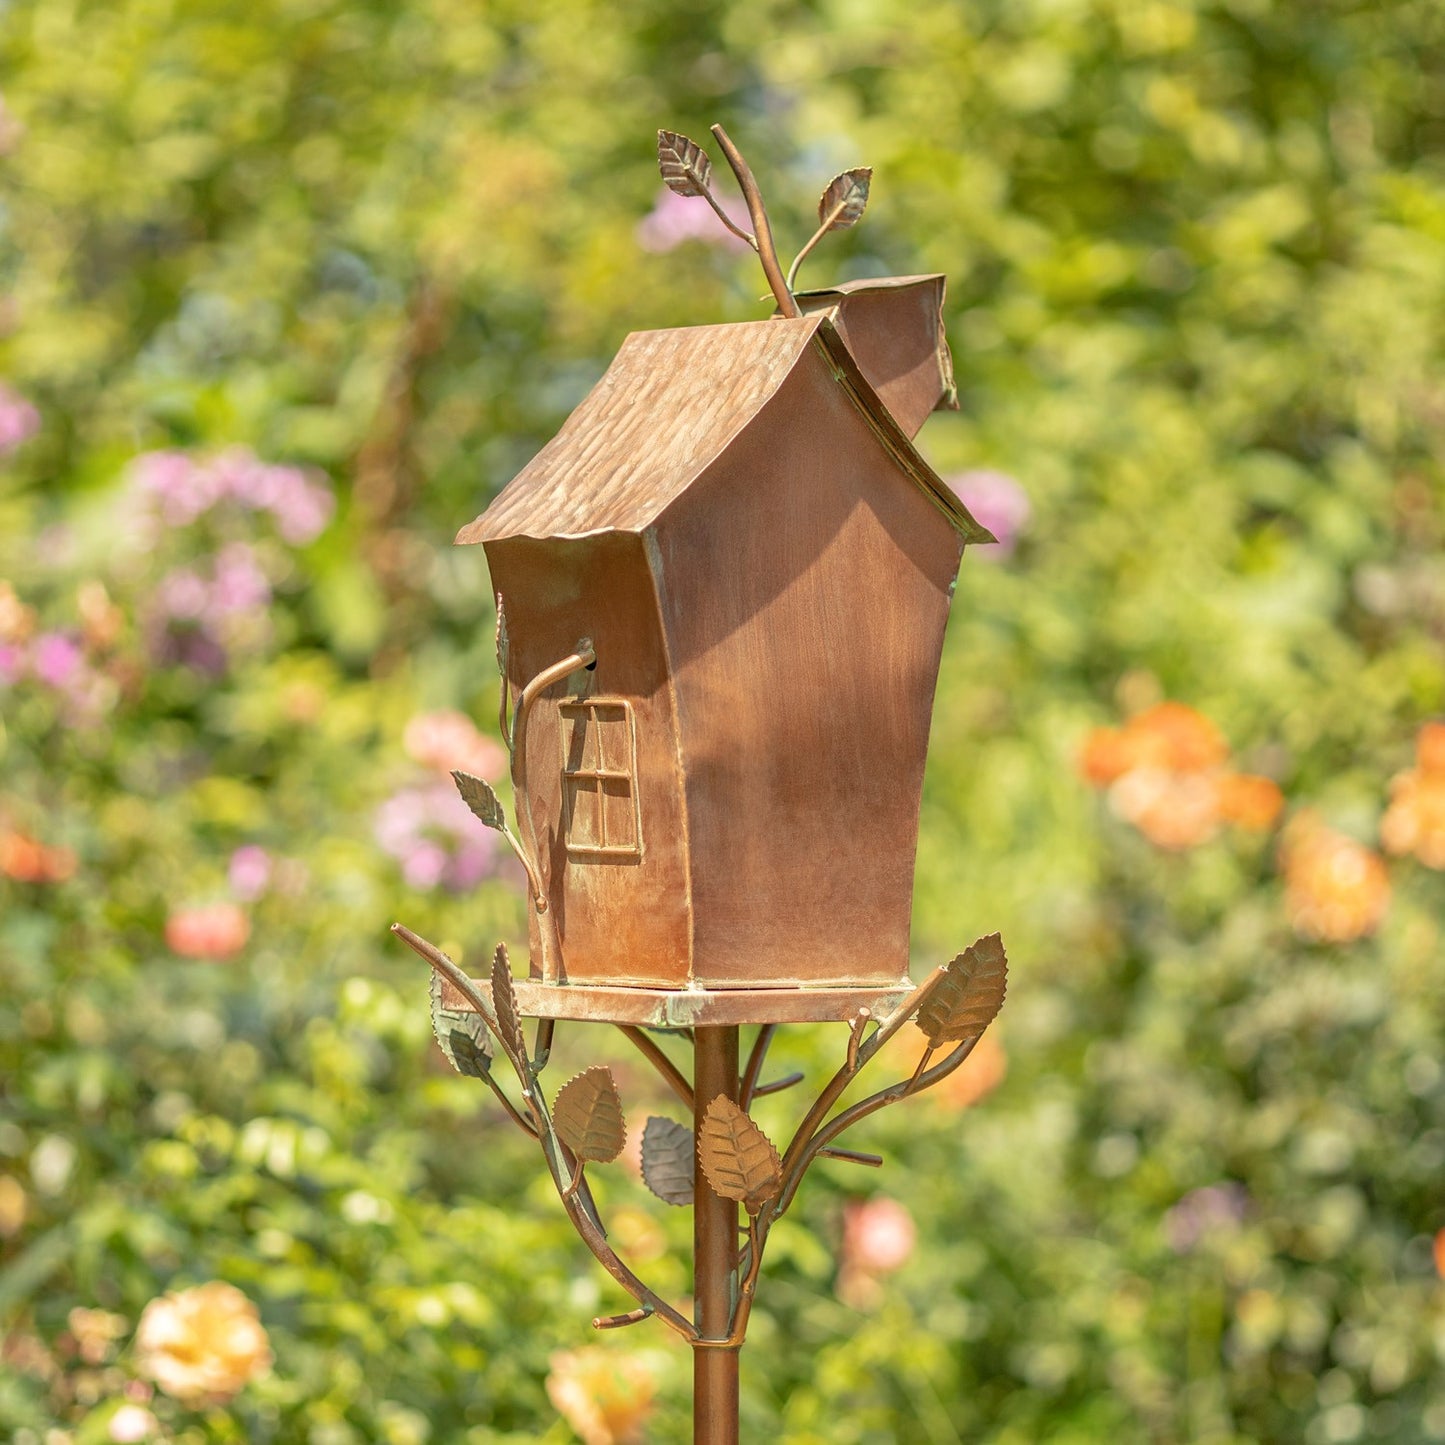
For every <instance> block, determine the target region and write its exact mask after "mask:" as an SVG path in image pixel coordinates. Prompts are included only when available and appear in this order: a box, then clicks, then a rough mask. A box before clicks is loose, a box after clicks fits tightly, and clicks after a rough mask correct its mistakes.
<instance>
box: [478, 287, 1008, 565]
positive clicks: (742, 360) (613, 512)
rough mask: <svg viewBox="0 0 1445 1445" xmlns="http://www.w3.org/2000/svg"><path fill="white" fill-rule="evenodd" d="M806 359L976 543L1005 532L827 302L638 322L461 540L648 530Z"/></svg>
mask: <svg viewBox="0 0 1445 1445" xmlns="http://www.w3.org/2000/svg"><path fill="white" fill-rule="evenodd" d="M803 364H814V365H827V366H828V367H829V368H830V369H831V371H832V372H833V375H834V377H835V379H836V380H837V382H838V384H839V385H841V386H843V387H844V388H845V389H846V390H847V392H848V393H849V396H850V398H851V399H852V400H853V402H854V404H855V405H857V406H858V408H859V410H860V411H861V412H862V413H863V415H864V416H865V418H866V419H867V421H868V423H869V425H870V426H871V427H872V429H873V432H874V434H875V435H876V436H877V437H878V439H879V441H880V442H881V443H882V445H883V447H884V449H885V450H886V451H887V452H888V453H889V455H890V457H891V458H892V460H893V461H894V462H895V464H896V465H897V466H898V469H899V471H900V473H901V474H902V476H903V477H906V478H908V479H909V480H911V481H912V483H913V484H914V485H917V486H919V487H921V488H922V489H923V491H924V492H925V493H926V494H927V495H928V496H929V498H930V499H931V500H932V501H933V502H934V504H935V505H936V506H937V507H938V508H939V510H940V511H941V512H942V513H943V514H944V516H945V517H946V518H947V519H948V521H949V523H950V524H951V525H952V526H953V527H955V528H956V529H957V530H958V532H959V533H960V534H961V535H962V536H963V538H964V540H965V541H968V542H991V541H993V540H994V538H993V535H992V534H991V533H990V532H988V531H987V530H986V529H985V528H984V527H981V526H980V525H979V524H978V523H977V522H976V521H975V520H974V519H973V517H971V516H970V515H969V513H968V509H967V508H966V507H964V505H963V503H962V502H960V501H959V499H958V498H957V496H955V495H954V493H953V491H952V490H951V489H950V488H949V487H948V486H947V484H946V483H945V482H944V481H943V480H942V479H941V478H940V477H939V476H938V475H937V473H936V472H934V470H933V469H932V468H931V467H930V466H929V465H928V463H927V462H926V461H924V459H923V458H922V456H920V455H919V453H918V451H917V449H916V448H915V447H914V445H913V443H912V442H911V441H910V440H909V438H908V437H907V436H906V435H905V434H904V432H903V431H902V429H901V428H900V427H899V426H898V424H897V422H895V421H894V420H893V418H892V417H891V416H890V415H889V412H888V409H887V407H885V406H884V404H883V403H882V401H880V400H879V398H878V395H877V393H876V392H875V391H874V390H873V388H872V387H871V386H870V385H869V384H868V382H867V380H866V379H865V378H864V376H863V374H862V372H861V371H860V370H859V368H858V365H857V363H856V362H855V361H854V360H853V357H852V356H851V354H850V353H849V351H848V348H847V346H846V345H845V344H844V342H843V340H842V338H841V337H840V336H839V334H838V332H837V330H836V328H835V327H834V326H833V323H832V320H831V319H830V316H829V313H828V312H827V311H821V312H816V313H813V314H811V315H807V316H801V317H797V318H792V319H774V320H769V321H745V322H739V323H735V324H731V325H721V326H687V327H677V328H674V329H671V330H667V331H638V332H634V333H633V334H632V335H630V336H629V337H628V338H627V340H626V341H624V342H623V344H622V348H621V350H620V351H618V353H617V356H616V358H615V359H614V360H613V362H612V365H611V366H609V367H608V368H607V371H606V374H605V375H604V376H603V377H602V379H601V380H600V381H599V382H598V383H597V385H596V386H594V387H593V388H592V390H591V391H590V392H588V394H587V395H586V396H585V397H584V398H583V400H582V402H581V403H580V404H579V405H578V407H577V409H576V410H575V411H574V412H573V413H572V414H571V416H569V417H568V418H567V420H566V421H565V422H564V423H563V424H562V429H561V430H560V431H559V432H558V433H557V435H556V436H555V437H553V438H552V440H551V441H550V442H548V443H547V445H546V446H544V447H543V448H542V450H541V451H540V452H538V453H537V455H536V456H535V457H534V458H533V459H532V460H531V462H529V463H528V464H527V466H526V467H524V468H523V469H522V471H520V472H519V473H518V474H517V475H516V476H515V477H513V478H512V480H511V481H510V482H508V483H507V485H506V486H505V487H504V488H503V489H502V491H501V492H500V493H499V494H498V496H497V497H496V499H495V500H494V501H493V502H492V504H491V506H489V507H488V508H487V510H486V511H485V512H483V513H482V514H481V516H479V517H478V518H477V519H476V520H475V521H474V522H471V523H469V524H468V525H467V526H465V527H463V528H462V530H461V531H460V532H459V533H458V534H457V541H458V542H489V541H496V540H499V539H501V538H503V537H517V536H525V537H538V538H543V537H580V536H587V535H590V534H592V533H597V532H640V531H642V530H643V529H644V528H646V527H647V526H648V525H649V524H650V523H651V522H652V521H654V520H655V519H656V517H657V516H658V514H659V513H660V512H661V511H662V510H663V509H664V508H665V507H666V506H667V505H668V504H669V503H670V502H671V501H673V500H674V499H675V498H676V497H678V496H680V495H681V494H682V493H683V492H684V491H686V490H687V488H688V487H689V486H690V485H691V484H692V483H693V482H694V481H695V480H696V479H697V477H698V476H699V475H700V474H701V473H702V472H703V470H704V469H705V468H706V467H707V466H708V465H709V463H711V462H712V461H714V460H715V459H716V458H717V457H719V456H720V455H721V454H722V452H723V451H724V450H725V449H726V447H727V445H728V443H729V442H730V441H731V440H732V439H733V438H734V437H735V436H737V435H738V433H740V432H741V431H742V430H743V429H744V428H745V427H746V426H748V425H749V423H751V422H752V421H753V419H754V418H755V417H756V416H757V415H758V413H759V412H760V411H761V410H762V408H763V407H764V406H765V405H766V403H767V402H768V400H769V399H770V398H771V397H772V396H773V394H774V393H775V392H776V391H777V390H778V388H779V387H780V386H781V385H782V384H783V381H784V380H785V379H786V378H787V376H788V375H789V374H790V373H791V372H792V371H793V370H794V368H795V367H797V366H799V365H803ZM900 480H902V478H900Z"/></svg>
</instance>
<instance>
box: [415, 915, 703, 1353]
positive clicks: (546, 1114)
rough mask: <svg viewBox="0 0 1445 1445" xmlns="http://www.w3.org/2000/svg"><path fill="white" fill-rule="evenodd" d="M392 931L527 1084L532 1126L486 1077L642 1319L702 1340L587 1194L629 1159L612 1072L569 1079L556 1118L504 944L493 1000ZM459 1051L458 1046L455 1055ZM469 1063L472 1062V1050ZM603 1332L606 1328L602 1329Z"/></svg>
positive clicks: (427, 948) (432, 949) (439, 955)
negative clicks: (608, 1167) (613, 1241)
mask: <svg viewBox="0 0 1445 1445" xmlns="http://www.w3.org/2000/svg"><path fill="white" fill-rule="evenodd" d="M392 932H394V933H395V934H396V935H397V936H398V937H399V938H401V939H402V940H403V942H405V943H407V944H409V945H410V946H411V947H412V948H413V949H415V950H416V952H417V953H419V954H420V955H421V956H422V957H423V958H424V959H426V961H427V962H428V963H429V964H430V965H431V966H432V968H433V969H434V970H435V971H436V972H437V973H438V974H440V975H441V976H442V977H443V978H445V979H446V980H447V981H448V982H449V983H451V984H452V985H453V986H454V987H455V988H456V989H457V990H458V991H459V992H460V993H461V994H462V996H463V998H465V999H466V1000H467V1002H468V1003H469V1004H471V1005H472V1007H473V1008H474V1009H476V1011H477V1013H478V1014H479V1015H480V1016H481V1018H482V1019H483V1021H484V1022H485V1023H486V1026H487V1028H488V1029H489V1030H490V1031H491V1033H492V1036H493V1038H494V1039H495V1040H496V1042H497V1044H498V1045H500V1047H501V1049H502V1052H503V1053H504V1054H506V1056H507V1058H508V1060H509V1062H510V1063H511V1065H512V1067H513V1069H515V1070H516V1073H517V1079H518V1081H519V1082H520V1083H521V1086H522V1097H523V1099H524V1100H525V1102H526V1105H527V1109H528V1112H529V1113H530V1114H531V1116H532V1117H531V1123H530V1125H529V1124H528V1123H527V1121H525V1120H523V1119H522V1118H521V1117H520V1116H519V1115H518V1113H517V1110H516V1109H515V1108H514V1107H512V1106H511V1104H510V1101H509V1100H507V1098H506V1095H505V1094H503V1093H502V1091H501V1089H500V1087H498V1086H497V1085H496V1084H495V1082H494V1081H493V1080H492V1079H491V1075H490V1073H489V1072H484V1073H483V1074H482V1075H481V1077H483V1078H485V1079H486V1080H487V1081H488V1082H489V1083H491V1084H492V1086H493V1092H494V1093H496V1094H497V1096H498V1097H499V1098H501V1099H502V1100H503V1101H504V1102H505V1103H506V1104H507V1105H508V1113H509V1114H510V1115H511V1116H512V1118H513V1119H514V1120H515V1121H516V1122H517V1123H518V1124H520V1125H521V1126H522V1128H523V1129H525V1130H526V1131H527V1132H528V1133H529V1134H532V1136H533V1137H534V1138H536V1139H537V1140H538V1142H539V1143H540V1144H541V1146H542V1156H543V1158H544V1159H545V1161H546V1164H547V1170H548V1173H549V1174H551V1176H552V1182H553V1184H554V1185H555V1186H556V1189H557V1194H558V1196H559V1197H560V1199H561V1201H562V1207H563V1208H564V1209H565V1210H566V1211H567V1217H568V1218H569V1219H570V1220H571V1221H572V1226H573V1228H574V1229H576V1231H577V1233H578V1234H579V1235H580V1236H581V1238H582V1241H583V1243H584V1244H586V1246H587V1247H588V1249H590V1250H591V1251H592V1253H593V1254H594V1255H595V1256H596V1258H597V1260H598V1262H599V1263H600V1264H601V1265H602V1267H603V1268H604V1269H605V1270H606V1271H607V1272H608V1274H610V1275H611V1276H612V1277H613V1279H615V1280H616V1281H617V1283H618V1284H620V1285H621V1286H622V1288H623V1289H625V1290H626V1291H627V1293H628V1294H630V1295H631V1296H632V1297H633V1298H634V1299H635V1300H636V1301H637V1302H638V1304H639V1305H640V1306H642V1309H643V1310H644V1311H645V1314H643V1315H639V1316H637V1318H645V1317H646V1315H647V1314H655V1315H656V1316H657V1317H658V1318H659V1319H661V1320H662V1321H663V1322H664V1323H665V1324H667V1325H668V1326H669V1327H670V1328H672V1329H673V1330H675V1331H676V1332H677V1333H678V1334H680V1335H681V1336H682V1337H683V1338H684V1339H685V1340H687V1341H688V1342H689V1343H691V1342H693V1341H695V1340H696V1339H697V1338H698V1332H697V1329H696V1328H695V1327H694V1326H693V1325H692V1324H691V1323H690V1322H689V1321H688V1320H687V1319H686V1318H685V1317H684V1316H683V1315H682V1314H680V1313H679V1312H678V1311H677V1310H675V1309H674V1308H673V1307H672V1306H671V1305H670V1304H668V1303H667V1301H666V1300H664V1299H662V1298H661V1297H660V1296H659V1295H657V1294H656V1293H655V1292H654V1291H653V1290H651V1289H650V1288H649V1287H648V1286H647V1285H646V1284H644V1283H643V1282H642V1280H641V1279H639V1278H638V1277H637V1275H636V1274H634V1273H633V1272H632V1270H631V1269H629V1268H628V1266H627V1265H626V1264H624V1263H623V1262H622V1260H621V1259H620V1258H619V1256H618V1254H617V1252H616V1251H615V1250H614V1249H613V1248H612V1246H611V1245H609V1244H608V1243H607V1236H606V1233H605V1231H604V1230H603V1228H602V1224H601V1220H600V1219H599V1218H598V1215H597V1211H596V1207H595V1205H593V1203H592V1201H591V1199H590V1196H588V1195H587V1194H586V1186H585V1183H584V1178H583V1175H584V1171H585V1169H586V1167H587V1165H588V1163H607V1162H610V1161H611V1160H613V1159H615V1158H616V1157H617V1155H618V1154H620V1153H621V1152H622V1146H623V1142H624V1140H625V1138H626V1131H625V1126H624V1123H623V1117H622V1101H621V1098H620V1096H619V1095H618V1093H617V1086H616V1084H615V1083H614V1082H613V1079H612V1071H611V1070H610V1069H607V1068H605V1067H602V1066H597V1067H595V1068H591V1069H587V1070H584V1071H583V1072H582V1073H581V1074H579V1075H578V1076H577V1077H576V1078H575V1079H572V1080H569V1081H568V1083H566V1084H564V1085H563V1087H562V1089H561V1091H560V1092H559V1093H558V1095H557V1099H556V1103H555V1113H554V1111H553V1110H551V1109H549V1108H548V1107H547V1100H546V1096H545V1095H544V1094H543V1093H542V1090H541V1089H540V1088H539V1087H538V1085H537V1075H538V1073H539V1072H540V1070H538V1069H536V1068H534V1066H533V1065H532V1063H531V1061H530V1060H529V1059H528V1057H527V1048H526V1041H525V1039H524V1038H523V1035H522V1025H521V1019H520V1016H519V1014H518V1012H517V1000H516V994H515V992H514V990H513V987H512V971H511V966H510V964H509V962H508V959H507V950H506V947H505V945H501V944H499V945H498V947H497V951H496V954H495V956H494V957H493V960H492V996H491V999H490V1001H489V1000H488V999H487V997H486V995H485V994H483V993H482V991H481V990H480V989H478V988H477V987H476V986H475V985H474V984H473V983H472V981H471V979H470V978H469V977H468V976H467V975H466V973H465V972H464V971H463V970H462V969H460V968H458V967H457V965H456V964H455V963H453V962H452V960H451V959H450V958H448V957H447V956H446V954H444V953H443V952H442V951H441V950H440V949H439V948H437V947H436V946H435V945H434V944H430V943H428V942H427V941H426V940H425V939H423V938H421V937H419V936H418V935H417V934H415V933H413V932H412V931H411V930H410V929H407V928H403V927H402V925H401V924H399V923H398V924H393V925H392ZM439 999H440V991H439V990H434V991H433V1003H434V1006H435V1004H436V1003H437V1002H439ZM444 1012H447V1011H444ZM447 1025H448V1020H447V1019H446V1018H444V1019H443V1021H442V1023H441V1024H434V1027H435V1028H436V1031H437V1034H438V1037H439V1038H440V1037H441V1035H442V1031H443V1027H446V1034H447V1038H448V1040H449V1042H450V1040H451V1033H452V1030H451V1029H450V1027H447ZM473 1037H474V1036H473ZM455 1047H456V1045H455V1044H453V1050H454V1049H455ZM444 1051H445V1050H444ZM464 1056H466V1057H467V1058H468V1060H469V1061H470V1055H469V1054H466V1051H465V1047H464ZM488 1056H489V1055H488ZM447 1057H448V1059H449V1060H453V1061H455V1054H454V1053H453V1052H448V1054H447ZM462 1072H470V1070H462ZM619 1322H621V1321H619ZM626 1322H628V1323H631V1322H632V1319H631V1317H627V1320H626ZM598 1327H599V1328H605V1327H607V1326H606V1324H605V1323H603V1324H599V1326H598Z"/></svg>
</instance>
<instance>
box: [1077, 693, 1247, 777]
mask: <svg viewBox="0 0 1445 1445" xmlns="http://www.w3.org/2000/svg"><path fill="white" fill-rule="evenodd" d="M1228 757H1229V747H1228V745H1227V744H1226V743H1225V741H1224V738H1223V737H1222V736H1221V734H1220V731H1219V729H1218V728H1217V727H1215V726H1214V724H1213V723H1212V722H1210V720H1209V719H1208V718H1207V717H1205V716H1204V714H1203V713H1201V712H1196V711H1195V710H1194V709H1193V708H1192V707H1187V706H1186V705H1185V704H1184V703H1182V702H1161V703H1156V704H1155V705H1154V706H1153V707H1151V708H1146V709H1145V710H1144V711H1143V712H1141V713H1137V714H1136V715H1135V716H1134V717H1132V718H1130V719H1129V721H1128V722H1127V723H1125V724H1124V726H1123V728H1122V729H1114V728H1097V729H1095V731H1094V732H1093V733H1092V734H1091V735H1090V737H1089V739H1088V740H1087V742H1086V743H1085V744H1084V752H1083V757H1082V759H1081V765H1082V767H1083V771H1084V776H1085V777H1087V778H1088V779H1089V781H1090V782H1092V783H1094V784H1095V785H1096V786H1100V785H1102V784H1104V783H1110V782H1113V781H1114V779H1115V778H1119V777H1122V776H1123V774H1125V773H1127V772H1133V771H1134V770H1135V769H1137V768H1157V769H1159V770H1160V771H1163V772H1169V773H1203V772H1208V771H1209V770H1210V769H1212V768H1218V767H1222V766H1223V764H1224V762H1225V760H1226V759H1227V758H1228Z"/></svg>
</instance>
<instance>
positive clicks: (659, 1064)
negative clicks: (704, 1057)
mask: <svg viewBox="0 0 1445 1445" xmlns="http://www.w3.org/2000/svg"><path fill="white" fill-rule="evenodd" d="M617 1027H618V1028H619V1029H621V1030H622V1032H623V1033H624V1034H626V1035H627V1037H628V1039H629V1040H630V1041H631V1042H632V1043H633V1044H635V1045H636V1046H637V1049H638V1050H639V1052H640V1053H642V1055H643V1056H644V1057H645V1058H646V1059H647V1061H648V1063H650V1064H651V1065H652V1066H653V1068H655V1069H656V1070H657V1072H658V1073H659V1074H661V1075H662V1078H663V1081H664V1082H665V1083H666V1085H667V1087H668V1088H669V1089H671V1090H672V1092H673V1093H674V1094H676V1095H677V1097H678V1098H679V1099H681V1100H682V1102H683V1103H684V1104H686V1105H687V1107H688V1110H689V1112H691V1110H692V1105H693V1099H692V1085H691V1084H689V1083H688V1082H687V1080H686V1079H685V1078H684V1077H683V1074H682V1070H681V1069H679V1068H678V1067H677V1065H676V1064H674V1063H673V1062H672V1060H671V1059H670V1058H668V1057H667V1055H666V1054H665V1053H663V1052H662V1050H661V1049H660V1048H658V1046H657V1045H656V1044H655V1043H653V1041H652V1040H651V1039H650V1038H648V1037H647V1035H646V1034H645V1033H644V1032H643V1031H642V1030H641V1029H640V1028H638V1027H637V1025H636V1024H618V1025H617Z"/></svg>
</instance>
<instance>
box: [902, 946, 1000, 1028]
mask: <svg viewBox="0 0 1445 1445" xmlns="http://www.w3.org/2000/svg"><path fill="white" fill-rule="evenodd" d="M1007 988H1008V957H1007V955H1006V954H1005V953H1004V950H1003V940H1002V939H1001V938H1000V937H999V936H998V934H996V933H990V934H989V935H988V936H987V937H986V938H980V939H979V940H978V942H977V943H975V944H973V945H972V947H970V948H966V949H965V950H964V951H963V952H962V953H960V954H959V955H958V957H957V958H955V959H954V960H953V961H952V962H951V963H950V964H949V965H948V967H947V969H945V970H944V974H943V978H942V979H941V980H940V981H939V984H938V987H937V988H935V989H934V990H933V992H932V993H931V994H930V995H929V996H928V998H927V999H925V1000H924V1003H923V1007H922V1008H921V1009H919V1010H918V1017H917V1018H916V1019H914V1023H916V1024H917V1025H918V1027H919V1028H921V1029H922V1030H923V1032H924V1033H925V1034H927V1035H928V1037H929V1040H930V1041H931V1042H932V1043H934V1044H941V1043H945V1042H953V1041H954V1040H958V1039H968V1038H975V1037H977V1036H978V1035H979V1034H981V1033H983V1031H984V1030H985V1029H986V1028H987V1027H988V1026H989V1025H990V1024H991V1023H992V1022H993V1021H994V1019H996V1018H997V1017H998V1011H999V1010H1000V1009H1001V1008H1002V1007H1003V999H1004V993H1005V991H1006V990H1007Z"/></svg>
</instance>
